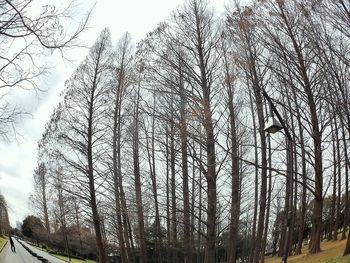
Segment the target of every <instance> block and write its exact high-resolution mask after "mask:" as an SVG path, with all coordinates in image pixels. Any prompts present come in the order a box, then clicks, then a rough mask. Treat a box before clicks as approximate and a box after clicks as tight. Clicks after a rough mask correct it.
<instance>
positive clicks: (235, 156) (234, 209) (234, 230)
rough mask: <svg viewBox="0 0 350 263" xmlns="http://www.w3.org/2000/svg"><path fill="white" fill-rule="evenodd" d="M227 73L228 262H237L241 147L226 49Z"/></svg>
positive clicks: (224, 50)
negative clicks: (229, 165) (228, 130)
mask: <svg viewBox="0 0 350 263" xmlns="http://www.w3.org/2000/svg"><path fill="white" fill-rule="evenodd" d="M223 52H224V60H225V61H224V62H225V71H226V79H227V81H226V82H227V87H226V88H227V93H228V109H229V113H230V115H229V120H228V121H229V123H230V140H231V152H230V154H231V212H230V214H231V219H230V226H229V231H230V232H229V244H228V256H227V262H236V259H237V243H238V240H237V239H238V227H239V217H240V194H239V193H240V174H239V172H240V169H239V145H238V138H237V136H238V135H237V128H236V114H235V110H234V105H233V96H234V90H233V89H234V88H233V86H232V83H231V82H230V81H229V79H230V72H229V66H228V61H227V57H226V49H225V47H224V48H223Z"/></svg>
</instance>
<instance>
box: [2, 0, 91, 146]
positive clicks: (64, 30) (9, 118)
mask: <svg viewBox="0 0 350 263" xmlns="http://www.w3.org/2000/svg"><path fill="white" fill-rule="evenodd" d="M74 5H75V1H74V0H72V1H68V2H67V3H66V4H65V5H61V6H58V5H41V3H40V2H39V1H33V0H15V1H10V0H1V1H0V16H1V18H2V19H1V21H0V43H1V49H0V89H1V97H0V136H1V137H2V138H5V139H6V138H8V134H9V132H10V131H11V130H12V128H13V127H14V125H15V123H16V120H17V119H18V118H19V117H20V116H22V114H23V109H22V107H21V106H16V105H12V104H10V103H8V102H7V100H6V97H5V96H6V94H8V93H9V92H10V91H11V90H12V89H14V88H24V89H31V88H36V78H37V77H38V76H39V75H41V74H43V73H44V72H45V71H46V69H47V68H48V66H47V65H44V64H43V63H41V62H40V61H42V59H41V58H43V56H45V55H48V54H50V52H52V51H54V50H59V51H60V52H62V54H63V52H64V50H66V49H67V48H71V47H76V46H77V45H78V37H79V35H80V34H81V33H82V32H83V30H84V29H85V27H86V24H87V21H88V18H89V13H88V14H87V15H86V16H85V17H84V18H82V19H81V22H80V23H79V24H76V23H75V24H76V27H74V26H73V27H71V25H72V24H74V23H73V22H72V21H73V20H74V18H73V17H72V12H73V11H74ZM68 25H69V26H68Z"/></svg>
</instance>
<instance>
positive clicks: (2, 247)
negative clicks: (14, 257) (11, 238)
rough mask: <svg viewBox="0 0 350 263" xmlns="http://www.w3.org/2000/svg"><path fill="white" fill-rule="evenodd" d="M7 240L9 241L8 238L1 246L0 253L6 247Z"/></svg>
mask: <svg viewBox="0 0 350 263" xmlns="http://www.w3.org/2000/svg"><path fill="white" fill-rule="evenodd" d="M7 242H8V240H6V242H5V244H4V245H3V246H2V248H0V253H1V252H2V250H3V249H4V247H6V245H7Z"/></svg>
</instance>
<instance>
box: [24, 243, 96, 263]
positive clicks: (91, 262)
mask: <svg viewBox="0 0 350 263" xmlns="http://www.w3.org/2000/svg"><path fill="white" fill-rule="evenodd" d="M30 244H31V245H32V246H33V247H36V248H37V249H39V250H41V251H45V252H47V253H49V254H50V255H51V256H53V257H55V258H59V259H62V260H64V261H66V262H71V263H96V261H95V260H91V259H87V260H81V259H76V258H71V261H69V258H68V257H65V256H61V255H59V254H56V253H50V250H51V249H48V248H46V249H45V248H43V247H42V246H38V245H37V244H34V243H30Z"/></svg>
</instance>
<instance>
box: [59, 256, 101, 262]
mask: <svg viewBox="0 0 350 263" xmlns="http://www.w3.org/2000/svg"><path fill="white" fill-rule="evenodd" d="M55 257H57V258H59V259H62V260H64V261H67V262H71V263H96V261H94V260H89V259H88V260H85V261H84V260H81V259H75V258H72V260H71V261H69V259H68V257H63V256H59V255H55Z"/></svg>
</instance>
